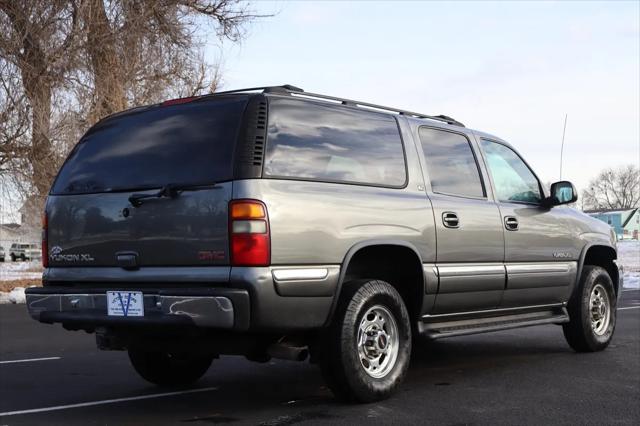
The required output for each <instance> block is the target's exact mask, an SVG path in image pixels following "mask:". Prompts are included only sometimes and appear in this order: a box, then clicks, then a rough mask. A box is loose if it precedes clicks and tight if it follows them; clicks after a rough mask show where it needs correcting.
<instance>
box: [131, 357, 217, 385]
mask: <svg viewBox="0 0 640 426" xmlns="http://www.w3.org/2000/svg"><path fill="white" fill-rule="evenodd" d="M129 359H130V360H131V365H133V368H134V369H135V370H136V372H137V373H138V374H139V375H140V376H142V378H143V379H145V380H146V381H148V382H151V383H153V384H156V385H160V386H176V385H188V384H191V383H194V382H195V381H197V380H198V379H199V378H200V377H202V376H203V375H204V374H205V373H206V372H207V370H208V369H209V366H211V361H212V360H213V357H212V356H211V355H201V354H192V353H188V352H182V353H174V352H165V351H146V350H143V349H136V348H129Z"/></svg>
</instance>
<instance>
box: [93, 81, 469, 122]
mask: <svg viewBox="0 0 640 426" xmlns="http://www.w3.org/2000/svg"><path fill="white" fill-rule="evenodd" d="M255 93H263V94H274V95H283V96H295V97H297V98H301V99H311V100H322V101H328V102H330V103H337V104H342V105H345V106H349V107H360V108H365V109H369V110H374V111H379V112H383V113H395V114H399V115H404V116H407V117H414V118H418V119H428V120H432V121H437V122H441V123H444V124H449V125H453V126H458V127H465V126H464V124H462V123H461V122H459V121H458V120H456V119H454V118H452V117H449V116H446V115H435V116H434V115H427V114H422V113H419V112H412V111H407V110H404V109H400V108H393V107H388V106H384V105H377V104H373V103H369V102H364V101H356V100H353V99H346V98H339V97H336V96H329V95H322V94H318V93H311V92H305V91H304V90H303V89H300V88H298V87H296V86H292V85H290V84H284V85H282V86H264V87H250V88H246V89H237V90H228V91H223V92H215V93H211V94H206V95H201V96H193V97H187V98H177V99H170V100H167V101H164V102H160V103H157V104H152V105H144V106H139V107H135V108H131V109H128V110H124V111H120V112H117V113H115V114H111V115H109V116H107V117H105V118H103V119H102V120H101V121H106V120H109V119H112V118H115V117H120V116H123V115H127V114H131V113H135V112H139V111H144V110H147V109H150V108H154V107H159V106H168V105H175V104H181V103H187V102H193V101H196V100H204V99H211V98H215V97H218V96H224V95H233V96H246V97H249V96H251V95H252V94H255Z"/></svg>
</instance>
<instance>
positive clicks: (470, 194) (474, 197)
mask: <svg viewBox="0 0 640 426" xmlns="http://www.w3.org/2000/svg"><path fill="white" fill-rule="evenodd" d="M418 136H419V140H420V145H421V147H422V150H421V151H422V154H423V156H422V162H423V166H424V167H423V169H424V171H425V182H426V183H427V185H428V186H430V187H428V188H427V194H428V196H429V199H430V200H431V204H432V207H433V214H434V220H435V226H436V239H437V243H436V249H437V255H436V268H437V272H438V276H439V289H438V295H437V296H436V301H435V307H434V310H433V313H434V314H442V313H451V312H462V311H473V310H482V309H491V308H495V307H497V306H498V305H499V304H500V300H501V298H502V294H503V291H504V286H505V270H504V265H503V260H504V239H503V238H504V237H503V230H502V222H501V218H500V212H499V210H498V207H497V205H496V204H495V202H494V201H493V200H491V198H490V197H488V196H487V186H486V185H485V184H484V179H483V175H482V172H481V168H480V162H479V161H478V160H479V159H478V158H477V157H476V154H475V152H474V149H473V145H472V140H473V139H471V138H469V137H468V136H467V135H466V134H465V133H462V132H454V131H450V130H445V129H440V128H431V127H426V126H423V127H420V128H419V129H418Z"/></svg>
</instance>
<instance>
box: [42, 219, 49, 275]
mask: <svg viewBox="0 0 640 426" xmlns="http://www.w3.org/2000/svg"><path fill="white" fill-rule="evenodd" d="M48 228H49V218H48V217H47V211H46V210H45V211H44V214H43V215H42V266H43V267H45V268H46V267H48V266H49V247H48V235H47V233H48Z"/></svg>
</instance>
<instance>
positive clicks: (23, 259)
mask: <svg viewBox="0 0 640 426" xmlns="http://www.w3.org/2000/svg"><path fill="white" fill-rule="evenodd" d="M20 260H22V261H23V262H24V261H25V260H27V257H26V256H25V255H24V254H21V255H20Z"/></svg>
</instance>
